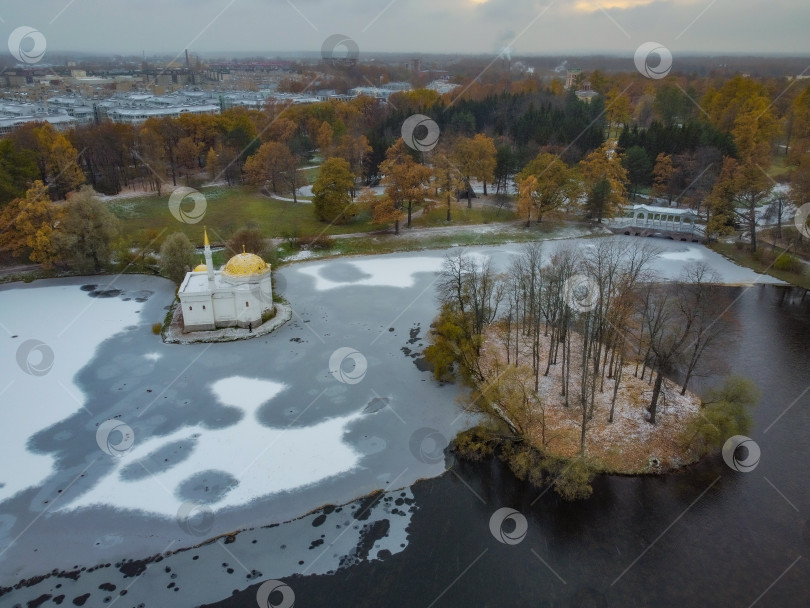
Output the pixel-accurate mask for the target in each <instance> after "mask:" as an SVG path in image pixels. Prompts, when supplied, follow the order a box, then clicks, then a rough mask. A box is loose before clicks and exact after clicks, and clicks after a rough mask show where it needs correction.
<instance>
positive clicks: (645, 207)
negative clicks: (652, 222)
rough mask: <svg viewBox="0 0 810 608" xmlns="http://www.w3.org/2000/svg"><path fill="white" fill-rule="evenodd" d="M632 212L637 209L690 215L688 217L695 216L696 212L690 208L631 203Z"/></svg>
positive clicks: (675, 214)
mask: <svg viewBox="0 0 810 608" xmlns="http://www.w3.org/2000/svg"><path fill="white" fill-rule="evenodd" d="M630 209H631V210H632V211H633V213H634V214H635V213H638V212H639V211H644V212H646V213H660V214H662V215H664V214H665V215H674V216H679V215H683V216H690V217H697V214H696V213H695V212H694V211H692V210H691V209H679V208H678V207H656V206H654V205H633V206H632V207H631V208H630Z"/></svg>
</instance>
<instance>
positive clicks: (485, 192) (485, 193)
mask: <svg viewBox="0 0 810 608" xmlns="http://www.w3.org/2000/svg"><path fill="white" fill-rule="evenodd" d="M486 195H487V182H486V181H485V182H484V196H486Z"/></svg>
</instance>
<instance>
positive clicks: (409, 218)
mask: <svg viewBox="0 0 810 608" xmlns="http://www.w3.org/2000/svg"><path fill="white" fill-rule="evenodd" d="M412 206H413V204H412V203H411V201H408V228H410V227H411V208H412Z"/></svg>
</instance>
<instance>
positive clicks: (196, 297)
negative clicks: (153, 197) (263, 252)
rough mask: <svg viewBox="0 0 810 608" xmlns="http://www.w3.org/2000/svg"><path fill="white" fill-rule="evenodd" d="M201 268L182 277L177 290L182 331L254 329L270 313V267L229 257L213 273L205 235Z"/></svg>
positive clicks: (248, 257)
mask: <svg viewBox="0 0 810 608" xmlns="http://www.w3.org/2000/svg"><path fill="white" fill-rule="evenodd" d="M203 233H204V237H205V241H204V242H205V264H200V265H199V266H197V267H196V268H195V269H194V270H192V271H191V272H189V273H187V274H186V278H185V279H184V280H183V282H182V284H181V285H180V289H179V290H178V294H177V295H178V296H179V298H180V306H181V307H182V313H183V331H184V332H189V331H204V330H211V329H218V328H220V327H247V328H255V327H258V326H259V325H261V324H262V318H263V315H265V314H266V313H269V312H271V311H272V310H273V284H272V279H271V268H270V264H268V263H267V262H265V261H264V260H263V259H262V258H260V257H259V256H257V255H255V254H252V253H245V252H244V250H243V252H242V253H239V254H237V255H235V256H233V257H232V258H231V259H230V260H228V262H227V263H226V264H225V266H223V267H222V269H221V270H214V263H213V260H212V257H211V244H210V243H209V242H208V233H207V231H205V229H203Z"/></svg>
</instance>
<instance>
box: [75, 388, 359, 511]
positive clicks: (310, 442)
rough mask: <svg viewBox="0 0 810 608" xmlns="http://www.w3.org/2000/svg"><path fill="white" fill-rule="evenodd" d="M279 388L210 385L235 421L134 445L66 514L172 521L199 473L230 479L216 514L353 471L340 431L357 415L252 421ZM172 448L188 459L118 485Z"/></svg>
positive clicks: (353, 457) (353, 455)
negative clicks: (108, 511) (152, 516)
mask: <svg viewBox="0 0 810 608" xmlns="http://www.w3.org/2000/svg"><path fill="white" fill-rule="evenodd" d="M286 389H287V386H286V385H285V384H282V383H279V382H273V381H269V380H259V379H255V378H244V377H241V376H234V377H230V378H225V379H223V380H219V381H217V382H215V383H214V384H212V385H211V390H212V392H213V393H214V395H215V396H216V397H217V399H218V400H219V401H220V402H221V403H222V404H223V405H227V406H230V407H234V408H238V409H240V410H241V411H242V412H243V414H244V415H243V416H242V418H241V419H240V421H239V422H237V423H236V424H234V425H231V426H229V427H226V428H223V429H209V428H206V427H203V426H193V427H183V428H182V429H180V430H178V431H175V432H174V433H171V434H169V435H166V436H162V437H153V438H149V439H146V440H144V441H142V442H139V441H138V439H137V436H136V439H135V444H134V446H133V448H132V449H131V450H129V451H128V452H126V453H125V454H124V455H123V456H121V457H120V458H118V459H116V461H115V468H114V469H112V471H111V472H110V473H109V474H108V475H107V476H106V477H105V478H104V479H102V480H101V482H100V483H99V484H97V485H96V487H94V488H93V489H92V490H90V491H89V492H86V493H85V494H83V495H82V496H80V497H78V498H77V499H75V500H74V501H72V502H70V503H69V504H67V505H65V506H64V507H63V508H62V510H65V511H70V510H75V509H78V508H82V507H89V506H92V505H112V506H114V507H117V508H121V509H132V510H138V511H144V512H148V513H156V514H158V515H163V516H167V517H174V516H175V515H176V513H177V510H178V507H179V506H180V505H181V504H182V503H183V502H184V501H185V500H187V498H184V497H183V496H182V495H181V493H180V488H181V486H183V484H184V483H185V482H188V481H189V480H191V479H192V478H193V477H194V476H195V475H198V474H200V473H204V472H215V473H216V474H217V475H219V476H224V477H226V478H228V479H233V480H236V483H235V484H233V485H232V486H231V487H230V488H226V489H225V491H224V492H223V493H222V494H218V495H214V496H212V499H211V500H209V501H206V504H208V506H209V507H211V508H214V509H221V508H227V507H235V506H240V505H244V504H247V503H249V502H250V501H252V500H253V499H255V498H259V497H261V496H266V495H268V494H274V493H278V492H285V491H290V490H295V489H297V488H301V487H304V486H308V485H311V484H314V483H317V482H319V481H321V480H323V479H326V478H328V477H333V476H335V475H339V474H341V473H345V472H347V471H350V470H352V469H353V468H355V467H356V466H357V464H358V462H359V461H360V458H361V454H359V453H357V452H356V451H355V450H354V449H353V448H351V447H350V446H349V445H347V444H346V443H344V442H343V435H344V433H345V432H346V428H347V426H348V425H349V423H351V422H352V421H353V420H354V419H356V418H358V417H359V416H360V414H359V413H355V414H352V415H349V416H343V417H338V418H330V419H328V420H324V421H323V422H320V423H318V424H315V425H312V426H307V427H301V428H295V427H288V428H271V427H267V426H264V425H262V424H261V423H259V422H258V420H257V419H256V413H257V411H258V409H259V408H260V407H261V406H262V405H264V404H265V403H267V402H268V401H270V400H271V399H274V398H275V397H276V396H277V395H279V394H280V393H282V392H283V391H285V390H286ZM176 442H186V443H193V444H194V447H193V448H192V450H193V451H192V453H191V455H190V456H189V457H188V458H186V459H185V460H183V461H182V462H179V463H177V464H175V465H174V466H173V467H171V468H169V469H168V470H165V471H159V472H152V474H149V475H145V476H143V477H141V478H140V479H135V480H132V479H126V478H125V476H124V475H122V472H123V471H122V470H123V469H124V468H125V467H127V466H128V465H130V466H132V465H133V464H134V465H135V466H137V463H138V462H139V461H143V460H144V459H147V457H148V456H149V455H150V454H152V453H154V452H156V451H158V450H160V449H161V448H164V447H166V446H168V445H171V444H173V443H176Z"/></svg>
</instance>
